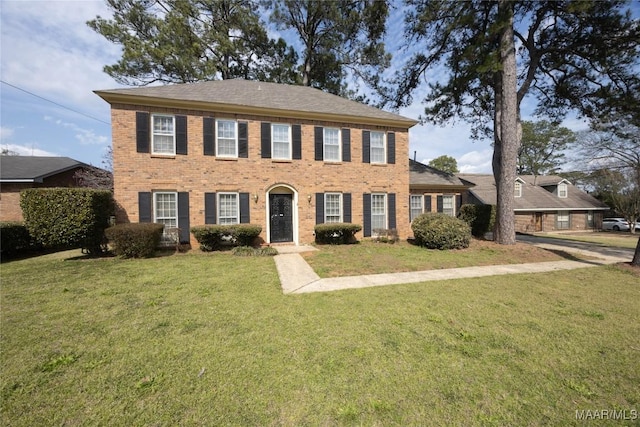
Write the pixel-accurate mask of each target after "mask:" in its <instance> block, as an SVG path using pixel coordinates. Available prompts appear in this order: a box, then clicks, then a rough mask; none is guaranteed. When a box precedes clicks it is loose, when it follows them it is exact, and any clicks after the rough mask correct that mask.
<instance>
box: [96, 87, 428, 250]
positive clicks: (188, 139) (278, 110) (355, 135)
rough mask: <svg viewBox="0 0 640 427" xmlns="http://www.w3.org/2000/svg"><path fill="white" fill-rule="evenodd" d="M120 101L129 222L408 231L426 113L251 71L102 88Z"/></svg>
mask: <svg viewBox="0 0 640 427" xmlns="http://www.w3.org/2000/svg"><path fill="white" fill-rule="evenodd" d="M96 94H98V95H99V96H100V97H102V98H103V99H104V100H106V101H107V102H108V103H109V104H110V105H111V120H112V133H113V169H114V187H115V189H114V192H115V199H116V201H117V202H118V204H119V207H120V208H121V209H120V212H119V214H118V218H117V220H118V221H120V222H151V221H154V222H162V223H164V224H166V225H167V226H168V227H176V226H177V227H179V228H180V229H181V240H182V241H185V242H186V241H190V242H191V243H192V244H195V241H194V240H193V239H192V238H191V236H190V235H189V231H188V230H189V228H190V227H192V226H194V225H202V224H232V223H252V224H256V225H259V226H261V227H262V229H263V232H262V238H263V240H264V241H265V242H266V243H277V242H290V243H294V244H301V243H309V242H312V241H313V240H314V226H315V225H316V224H318V223H323V222H353V223H357V224H361V225H362V226H363V233H362V234H363V236H364V237H367V236H371V235H372V233H373V232H374V231H373V230H376V229H378V228H387V229H391V228H395V229H397V230H398V233H399V235H400V236H401V237H408V236H409V234H410V232H411V230H410V226H409V206H408V203H409V165H408V162H407V160H406V159H407V154H408V150H409V140H408V139H409V136H408V130H409V128H410V127H412V126H413V125H415V124H416V123H417V122H416V121H415V120H412V119H409V118H406V117H402V116H400V115H397V114H393V113H390V112H386V111H382V110H379V109H376V108H373V107H370V106H366V105H363V104H360V103H358V102H354V101H350V100H347V99H344V98H341V97H338V96H335V95H331V94H328V93H325V92H322V91H320V90H317V89H313V88H309V87H303V86H292V85H283V84H275V83H263V82H256V81H245V80H224V81H212V82H201V83H193V84H176V85H167V86H156V87H142V88H131V89H115V90H103V91H96Z"/></svg>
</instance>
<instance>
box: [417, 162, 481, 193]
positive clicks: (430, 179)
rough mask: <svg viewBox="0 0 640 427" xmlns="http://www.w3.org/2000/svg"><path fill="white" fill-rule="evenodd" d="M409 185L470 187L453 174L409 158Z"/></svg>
mask: <svg viewBox="0 0 640 427" xmlns="http://www.w3.org/2000/svg"><path fill="white" fill-rule="evenodd" d="M409 171H410V172H409V173H410V177H409V183H410V184H409V185H410V186H414V187H417V186H432V187H470V186H471V185H470V184H468V183H466V182H463V181H462V180H460V178H458V177H457V176H455V175H454V174H451V173H447V172H443V171H441V170H439V169H436V168H432V167H431V166H427V165H425V164H423V163H420V162H416V161H415V160H411V159H409Z"/></svg>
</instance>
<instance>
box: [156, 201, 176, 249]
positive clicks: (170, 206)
mask: <svg viewBox="0 0 640 427" xmlns="http://www.w3.org/2000/svg"><path fill="white" fill-rule="evenodd" d="M154 196H155V206H154V207H155V222H157V223H158V224H164V231H163V232H162V240H161V243H174V242H172V241H171V237H170V234H169V233H168V230H169V229H170V228H177V227H178V203H177V195H176V193H155V194H154Z"/></svg>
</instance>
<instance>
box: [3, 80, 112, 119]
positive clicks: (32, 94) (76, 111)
mask: <svg viewBox="0 0 640 427" xmlns="http://www.w3.org/2000/svg"><path fill="white" fill-rule="evenodd" d="M0 82H2V83H3V84H6V85H7V86H11V87H12V88H14V89H18V90H19V91H22V92H24V93H27V94H29V95H31V96H34V97H36V98H39V99H42V100H43V101H47V102H50V103H52V104H54V105H57V106H58V107H61V108H64V109H65V110H69V111H72V112H74V113H76V114H80V115H81V116H85V117H88V118H90V119H92V120H96V121H98V122H100V123H104V124H105V125H111V123H107V122H105V121H104V120H101V119H98V118H97V117H93V116H90V115H89V114H86V113H83V112H82V111H78V110H74V109H73V108H70V107H67V106H66V105H62V104H59V103H57V102H55V101H52V100H50V99H47V98H44V97H42V96H40V95H36V94H35V93H33V92H29V91H28V90H26V89H23V88H21V87H18V86H16V85H12V84H11V83H8V82H5V81H4V80H0Z"/></svg>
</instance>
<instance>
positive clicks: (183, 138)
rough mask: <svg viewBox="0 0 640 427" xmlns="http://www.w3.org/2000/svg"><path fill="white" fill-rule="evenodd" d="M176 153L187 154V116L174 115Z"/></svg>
mask: <svg viewBox="0 0 640 427" xmlns="http://www.w3.org/2000/svg"><path fill="white" fill-rule="evenodd" d="M175 120H176V154H187V116H176V118H175Z"/></svg>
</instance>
